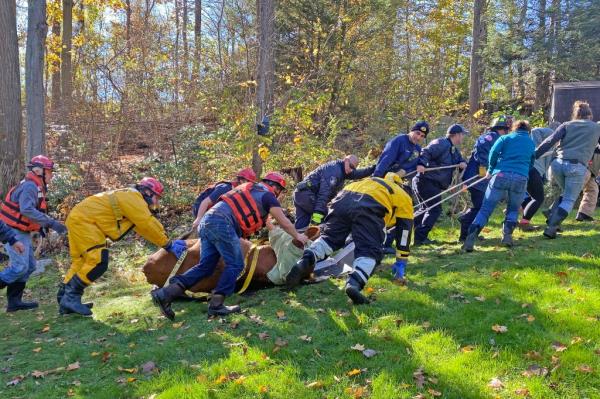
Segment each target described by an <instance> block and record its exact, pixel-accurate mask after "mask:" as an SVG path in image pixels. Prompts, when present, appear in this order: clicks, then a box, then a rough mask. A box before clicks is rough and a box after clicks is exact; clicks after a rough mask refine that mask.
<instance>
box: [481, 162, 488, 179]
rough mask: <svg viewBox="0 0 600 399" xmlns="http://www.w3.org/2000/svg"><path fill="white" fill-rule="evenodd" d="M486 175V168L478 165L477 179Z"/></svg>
mask: <svg viewBox="0 0 600 399" xmlns="http://www.w3.org/2000/svg"><path fill="white" fill-rule="evenodd" d="M486 173H487V168H486V167H485V166H482V165H480V166H479V177H485V174H486Z"/></svg>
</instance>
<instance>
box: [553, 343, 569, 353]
mask: <svg viewBox="0 0 600 399" xmlns="http://www.w3.org/2000/svg"><path fill="white" fill-rule="evenodd" d="M552 349H554V350H555V351H556V352H563V351H565V350H567V345H565V344H563V343H561V342H558V341H554V342H553V343H552Z"/></svg>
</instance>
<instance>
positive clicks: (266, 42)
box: [252, 0, 275, 176]
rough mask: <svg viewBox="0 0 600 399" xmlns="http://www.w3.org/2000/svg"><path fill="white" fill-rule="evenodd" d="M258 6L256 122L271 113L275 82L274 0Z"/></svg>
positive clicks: (256, 160)
mask: <svg viewBox="0 0 600 399" xmlns="http://www.w3.org/2000/svg"><path fill="white" fill-rule="evenodd" d="M256 3H257V6H258V24H259V25H258V44H259V47H258V68H257V71H256V81H257V88H256V105H257V108H258V113H257V115H256V120H257V123H260V122H261V121H262V119H263V117H264V116H270V115H271V114H272V113H273V85H274V83H275V60H274V54H273V32H274V25H275V4H274V0H257V2H256ZM256 147H257V146H255V148H254V149H253V154H252V168H253V169H254V171H255V172H256V175H257V176H260V175H261V174H262V159H261V158H260V156H259V155H258V148H256Z"/></svg>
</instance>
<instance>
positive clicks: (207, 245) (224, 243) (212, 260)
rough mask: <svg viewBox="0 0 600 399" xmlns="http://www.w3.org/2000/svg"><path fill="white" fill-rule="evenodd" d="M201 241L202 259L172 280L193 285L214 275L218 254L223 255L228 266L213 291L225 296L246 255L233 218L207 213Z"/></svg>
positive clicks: (230, 290)
mask: <svg viewBox="0 0 600 399" xmlns="http://www.w3.org/2000/svg"><path fill="white" fill-rule="evenodd" d="M200 244H201V246H200V263H198V264H197V265H196V266H194V267H192V268H191V269H189V270H188V271H186V272H185V273H184V274H181V275H179V276H175V277H173V278H172V279H171V281H170V282H171V283H173V282H179V283H181V284H183V286H184V287H185V288H190V287H192V286H194V285H195V284H196V283H197V282H198V281H200V280H202V279H203V278H207V277H209V276H211V275H212V274H213V273H214V271H215V268H216V267H217V263H218V262H219V258H221V257H223V260H224V262H225V269H224V270H223V273H221V277H220V278H219V282H218V283H217V287H216V288H215V289H214V291H213V292H214V293H215V294H220V295H226V296H227V295H231V294H233V292H234V291H235V283H236V281H237V278H238V276H239V275H240V273H241V271H242V270H243V269H244V256H243V255H242V247H241V246H240V238H239V236H238V235H237V233H236V229H235V226H234V225H233V221H232V220H231V218H230V217H228V216H227V215H224V214H222V213H219V212H210V213H207V214H206V215H204V217H203V218H202V220H201V221H200Z"/></svg>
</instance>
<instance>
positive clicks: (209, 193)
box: [192, 168, 256, 229]
mask: <svg viewBox="0 0 600 399" xmlns="http://www.w3.org/2000/svg"><path fill="white" fill-rule="evenodd" d="M255 181H256V173H254V171H253V170H252V169H251V168H245V169H242V170H240V171H239V172H238V174H237V175H236V176H235V179H234V180H233V181H220V182H217V183H215V184H212V185H210V186H208V187H207V188H206V189H205V190H204V191H202V192H201V193H200V194H198V197H196V200H195V201H194V205H193V206H192V212H193V214H194V216H195V217H196V219H195V220H194V223H193V225H192V226H193V228H194V229H197V228H198V226H199V225H200V220H202V216H204V214H205V213H206V211H208V210H209V209H210V208H211V207H212V206H213V205H214V204H216V203H217V201H218V200H219V198H220V197H221V195H223V194H225V193H226V192H228V191H230V190H231V189H232V188H234V187H237V186H239V185H240V184H244V183H248V182H251V183H254V182H255Z"/></svg>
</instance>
